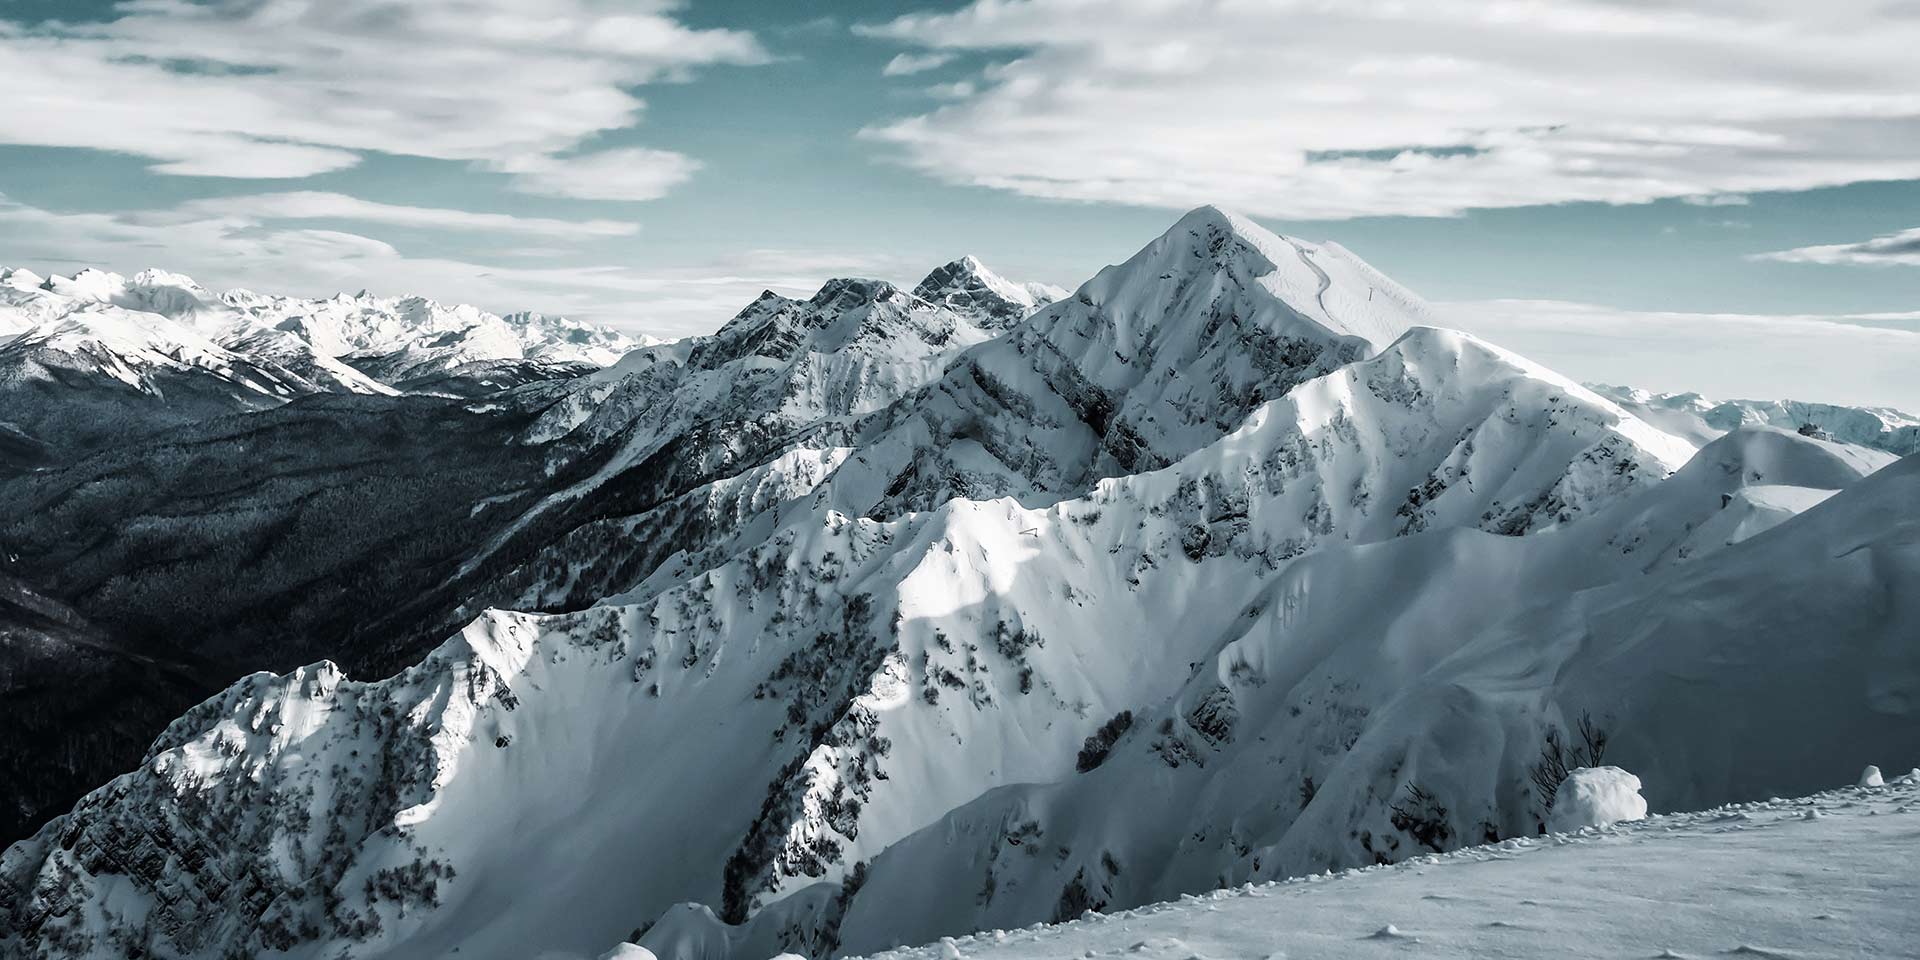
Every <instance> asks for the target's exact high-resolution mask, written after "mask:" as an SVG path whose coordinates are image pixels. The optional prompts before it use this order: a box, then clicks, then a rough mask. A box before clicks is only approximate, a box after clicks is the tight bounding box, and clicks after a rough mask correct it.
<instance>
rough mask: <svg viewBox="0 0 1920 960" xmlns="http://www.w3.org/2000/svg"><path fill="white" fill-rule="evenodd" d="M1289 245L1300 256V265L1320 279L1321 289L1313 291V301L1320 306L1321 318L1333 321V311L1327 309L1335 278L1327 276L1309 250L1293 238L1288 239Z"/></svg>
mask: <svg viewBox="0 0 1920 960" xmlns="http://www.w3.org/2000/svg"><path fill="white" fill-rule="evenodd" d="M1287 243H1288V244H1290V245H1291V246H1292V247H1293V252H1294V253H1296V254H1299V255H1300V263H1301V264H1302V265H1303V266H1305V267H1306V268H1307V269H1308V270H1312V271H1313V275H1314V276H1316V277H1318V278H1320V288H1319V289H1318V290H1315V291H1313V300H1314V302H1315V303H1318V304H1319V305H1320V315H1321V316H1323V317H1326V318H1327V319H1329V320H1331V319H1333V311H1331V310H1328V309H1327V291H1328V290H1330V289H1332V287H1333V278H1332V277H1329V276H1327V272H1326V271H1325V270H1322V269H1320V265H1319V264H1317V263H1314V262H1313V257H1312V256H1311V255H1309V254H1308V253H1307V248H1305V247H1303V246H1301V245H1300V244H1298V243H1296V242H1294V240H1293V239H1292V238H1288V239H1287Z"/></svg>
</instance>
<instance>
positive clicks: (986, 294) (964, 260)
mask: <svg viewBox="0 0 1920 960" xmlns="http://www.w3.org/2000/svg"><path fill="white" fill-rule="evenodd" d="M913 295H914V296H916V297H919V298H920V299H922V300H925V301H927V302H929V303H936V304H939V305H941V306H943V307H946V308H947V309H949V310H952V311H954V312H955V313H958V314H961V315H962V316H965V317H966V318H967V319H969V320H972V321H973V323H974V325H975V326H978V327H980V328H981V329H983V330H996V331H997V330H1005V329H1006V328H1008V327H1011V326H1013V325H1014V324H1016V323H1019V322H1020V321H1022V320H1025V319H1026V318H1027V316H1028V315H1029V314H1031V313H1033V312H1034V311H1035V310H1038V309H1040V308H1041V307H1044V306H1046V305H1047V304H1050V303H1053V302H1055V301H1058V300H1065V299H1066V298H1067V297H1069V296H1071V294H1069V293H1068V292H1067V291H1065V290H1062V289H1060V288H1059V287H1054V286H1049V285H1047V284H1044V283H1028V284H1024V285H1021V284H1015V283H1013V282H1011V281H1009V280H1007V279H1006V278H1004V277H1001V276H1000V275H999V274H997V273H994V272H993V271H991V270H989V269H987V267H986V264H983V263H981V262H980V261H979V260H978V259H977V258H974V257H961V258H960V259H958V260H955V261H953V262H952V263H949V264H947V265H946V266H943V267H940V268H939V269H937V270H935V271H933V272H932V273H929V274H927V277H926V279H925V280H922V281H920V285H919V286H917V287H914V288H913Z"/></svg>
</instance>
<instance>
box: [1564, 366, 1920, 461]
mask: <svg viewBox="0 0 1920 960" xmlns="http://www.w3.org/2000/svg"><path fill="white" fill-rule="evenodd" d="M1591 386H1592V388H1593V390H1594V391H1595V392H1597V393H1599V394H1600V395H1602V396H1604V397H1606V398H1607V399H1609V400H1612V401H1613V402H1615V403H1617V404H1619V405H1620V406H1622V407H1624V408H1625V409H1627V410H1631V411H1633V414H1634V415H1635V416H1637V417H1640V418H1641V419H1643V420H1646V421H1647V422H1649V423H1652V424H1655V425H1657V426H1659V427H1660V428H1661V429H1663V430H1666V431H1667V432H1669V433H1674V434H1678V435H1680V436H1683V437H1688V438H1690V439H1694V440H1696V441H1697V442H1701V443H1705V442H1706V441H1708V440H1711V439H1712V438H1714V437H1717V436H1719V435H1721V434H1723V433H1726V432H1727V431H1729V430H1735V429H1738V428H1740V427H1743V426H1749V425H1753V424H1765V425H1767V426H1772V427H1782V428H1784V429H1787V430H1801V429H1804V430H1807V431H1808V432H1814V431H1818V435H1823V436H1826V437H1828V438H1831V439H1834V440H1839V441H1841V442H1842V443H1857V444H1860V445H1861V446H1867V447H1875V448H1878V449H1881V450H1886V451H1888V452H1890V453H1895V454H1899V455H1901V456H1905V455H1907V454H1910V453H1920V417H1915V416H1913V415H1912V414H1908V413H1903V412H1901V411H1899V410H1895V409H1893V408H1891V407H1848V406H1841V405H1838V404H1831V403H1806V402H1803V401H1799V400H1726V401H1720V402H1715V401H1712V400H1708V399H1706V398H1704V397H1702V396H1700V395H1699V394H1697V393H1651V392H1649V391H1646V390H1640V389H1636V388H1633V387H1617V386H1610V385H1607V384H1592V385H1591Z"/></svg>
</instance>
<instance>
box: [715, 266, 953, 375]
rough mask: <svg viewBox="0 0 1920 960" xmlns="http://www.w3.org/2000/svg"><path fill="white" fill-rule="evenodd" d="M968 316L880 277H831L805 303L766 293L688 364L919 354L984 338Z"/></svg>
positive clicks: (728, 324) (716, 334)
mask: <svg viewBox="0 0 1920 960" xmlns="http://www.w3.org/2000/svg"><path fill="white" fill-rule="evenodd" d="M986 336H987V334H986V333H984V332H983V331H982V330H981V329H980V328H979V327H978V326H977V325H976V324H974V323H972V322H971V319H970V318H968V317H966V316H963V315H961V314H959V313H956V312H954V311H952V310H949V309H946V308H945V307H944V306H941V305H939V304H935V303H930V302H928V301H926V300H924V299H922V298H919V297H915V296H911V295H909V294H907V293H905V292H903V291H901V290H900V289H899V288H898V287H895V286H894V285H893V284H890V283H887V282H886V281H884V280H864V279H857V278H846V279H836V280H829V281H827V282H826V283H825V284H824V285H822V286H821V287H820V290H819V292H817V293H815V294H814V295H813V296H812V297H810V298H808V299H806V300H793V299H789V298H787V297H783V296H780V295H779V294H776V293H773V292H771V291H768V292H767V293H764V294H762V295H761V296H760V298H759V299H758V300H755V301H754V302H753V303H751V304H748V305H747V307H746V309H744V310H742V311H740V313H739V314H737V315H735V316H734V318H733V319H732V320H730V321H728V322H727V324H726V325H725V326H723V327H721V328H720V330H719V331H717V332H715V333H714V334H713V336H711V337H709V338H705V339H704V340H702V341H700V342H699V344H698V345H697V346H695V348H694V350H693V357H692V361H691V362H692V363H694V364H695V365H696V366H703V367H711V366H714V365H716V364H717V363H721V362H726V361H728V360H734V359H740V358H743V357H746V356H759V357H762V358H765V359H768V360H777V361H784V360H789V359H791V358H792V357H794V356H795V355H796V353H798V352H814V353H833V352H836V351H840V350H846V349H849V348H855V347H858V348H860V349H863V350H866V351H869V352H874V353H878V354H899V355H901V356H903V357H904V356H913V357H916V358H917V357H919V356H922V355H924V354H925V353H927V352H928V351H929V350H933V351H936V352H945V351H947V350H950V349H954V348H958V347H964V346H969V345H971V344H974V343H978V342H980V341H981V340H984V339H986Z"/></svg>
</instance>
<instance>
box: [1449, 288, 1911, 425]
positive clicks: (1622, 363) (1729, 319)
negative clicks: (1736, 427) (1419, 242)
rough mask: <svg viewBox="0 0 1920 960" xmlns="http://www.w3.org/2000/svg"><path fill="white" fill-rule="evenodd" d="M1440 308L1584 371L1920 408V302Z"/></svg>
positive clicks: (1765, 394)
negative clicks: (1771, 311)
mask: <svg viewBox="0 0 1920 960" xmlns="http://www.w3.org/2000/svg"><path fill="white" fill-rule="evenodd" d="M1434 309H1435V311H1436V312H1437V313H1438V315H1439V316H1440V317H1441V318H1442V319H1443V320H1444V321H1445V322H1446V323H1447V324H1449V325H1451V326H1454V327H1458V328H1459V329H1461V330H1465V331H1467V332H1468V333H1472V334H1474V335H1476V336H1480V337H1483V338H1485V339H1487V340H1490V341H1492V342H1494V343H1497V344H1499V345H1501V346H1503V347H1506V348H1508V349H1511V350H1514V351H1515V352H1518V353H1520V354H1521V355H1523V356H1526V357H1528V358H1530V359H1533V360H1535V361H1538V362H1540V363H1543V364H1546V365H1547V366H1548V367H1551V368H1553V369H1555V370H1558V371H1559V372H1561V373H1564V374H1566V375H1567V376H1570V377H1573V378H1574V379H1576V380H1582V381H1587V382H1602V383H1620V384H1627V385H1630V386H1636V387H1646V388H1648V389H1651V390H1658V391H1665V392H1685V391H1694V392H1697V393H1700V394H1702V395H1705V396H1707V397H1712V398H1714V399H1719V400H1725V399H1734V398H1738V399H1762V400H1775V399H1793V400H1814V401H1824V402H1829V403H1849V404H1860V405H1867V406H1891V407H1897V408H1900V409H1902V410H1907V411H1912V412H1915V413H1920V378H1916V377H1915V376H1914V375H1913V371H1914V370H1916V369H1920V313H1906V314H1865V315H1835V316H1817V315H1768V314H1734V313H1678V312H1663V311H1636V310H1618V309H1614V308H1612V307H1602V306H1595V305H1592V304H1583V303H1567V302H1562V301H1556V300H1481V301H1472V302H1453V303H1436V304H1434Z"/></svg>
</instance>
